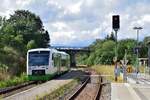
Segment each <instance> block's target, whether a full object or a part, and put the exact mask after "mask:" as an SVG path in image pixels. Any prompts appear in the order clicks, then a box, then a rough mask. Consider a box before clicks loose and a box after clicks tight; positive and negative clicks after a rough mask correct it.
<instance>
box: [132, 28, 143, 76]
mask: <svg viewBox="0 0 150 100" xmlns="http://www.w3.org/2000/svg"><path fill="white" fill-rule="evenodd" d="M133 29H134V30H136V33H137V43H136V47H137V48H136V58H137V59H136V78H137V74H138V70H139V69H138V68H139V61H138V58H139V50H138V49H139V48H138V42H139V31H140V30H142V29H143V28H142V27H133Z"/></svg>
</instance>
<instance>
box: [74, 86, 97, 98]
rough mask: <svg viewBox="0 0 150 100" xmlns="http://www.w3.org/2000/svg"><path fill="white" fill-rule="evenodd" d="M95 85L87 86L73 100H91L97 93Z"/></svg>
mask: <svg viewBox="0 0 150 100" xmlns="http://www.w3.org/2000/svg"><path fill="white" fill-rule="evenodd" d="M97 87H98V85H97V84H90V83H89V84H87V85H86V87H85V89H83V91H82V92H81V93H80V94H79V96H78V97H77V98H76V99H75V100H93V99H94V96H95V94H96V91H97Z"/></svg>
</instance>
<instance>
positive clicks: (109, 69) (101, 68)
mask: <svg viewBox="0 0 150 100" xmlns="http://www.w3.org/2000/svg"><path fill="white" fill-rule="evenodd" d="M91 68H92V69H94V70H95V71H96V72H98V73H100V74H101V75H106V79H107V80H108V81H110V82H115V78H114V65H95V66H92V67H91ZM117 82H119V83H122V82H123V79H122V77H121V76H119V77H118V81H117Z"/></svg>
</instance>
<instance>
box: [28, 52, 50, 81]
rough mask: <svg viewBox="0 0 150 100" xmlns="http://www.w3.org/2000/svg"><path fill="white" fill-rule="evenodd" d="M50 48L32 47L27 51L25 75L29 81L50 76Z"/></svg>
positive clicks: (41, 79) (47, 78) (40, 79)
mask: <svg viewBox="0 0 150 100" xmlns="http://www.w3.org/2000/svg"><path fill="white" fill-rule="evenodd" d="M49 67H50V49H32V50H29V51H28V53H27V75H28V78H29V80H31V81H46V80H49V78H50V77H51V75H50V74H48V73H49Z"/></svg>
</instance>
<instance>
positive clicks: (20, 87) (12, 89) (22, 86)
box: [0, 81, 37, 97]
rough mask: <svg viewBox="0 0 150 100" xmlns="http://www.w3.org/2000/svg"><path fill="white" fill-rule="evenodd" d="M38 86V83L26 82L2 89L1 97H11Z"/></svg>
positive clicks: (0, 91)
mask: <svg viewBox="0 0 150 100" xmlns="http://www.w3.org/2000/svg"><path fill="white" fill-rule="evenodd" d="M36 85H37V82H35V81H30V82H25V83H22V84H19V85H16V86H11V87H7V88H2V89H0V96H1V97H7V96H10V95H13V94H15V93H18V92H21V91H24V90H27V89H29V88H32V87H34V86H36Z"/></svg>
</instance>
